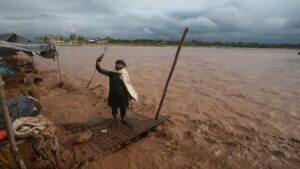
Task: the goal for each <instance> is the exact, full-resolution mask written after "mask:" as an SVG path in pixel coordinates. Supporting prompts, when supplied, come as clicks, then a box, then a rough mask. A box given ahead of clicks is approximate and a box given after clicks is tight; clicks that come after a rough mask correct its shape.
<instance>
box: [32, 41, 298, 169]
mask: <svg viewBox="0 0 300 169" xmlns="http://www.w3.org/2000/svg"><path fill="white" fill-rule="evenodd" d="M107 48H108V49H107V52H106V55H105V57H104V59H103V63H102V66H103V68H106V69H112V68H113V66H114V61H115V60H116V59H124V60H125V61H126V63H127V64H128V68H127V70H128V71H129V74H130V78H131V81H132V83H133V85H134V86H135V88H136V90H137V91H138V93H139V96H140V100H139V102H137V103H136V104H135V105H134V111H138V112H140V113H143V114H145V115H147V116H150V117H151V116H152V117H154V116H155V112H156V109H157V107H158V104H159V101H160V97H161V94H162V91H163V87H164V84H165V81H166V78H167V76H168V73H169V71H170V68H171V65H172V62H173V58H174V55H175V52H176V47H139V46H138V47H137V46H108V47H107ZM103 49H104V46H79V47H59V53H60V63H61V67H62V71H63V75H64V76H63V77H64V81H67V82H68V83H69V84H72V86H73V88H74V89H73V90H79V91H81V92H84V91H83V90H81V89H82V88H85V86H86V85H87V82H88V80H89V79H90V77H91V75H92V73H93V72H94V70H95V66H94V65H95V60H96V58H97V57H98V56H99V55H100V54H101V53H102V51H103ZM35 61H36V62H37V63H38V65H39V69H40V70H41V71H44V72H54V70H56V63H55V62H52V61H51V60H45V59H42V58H36V59H35ZM45 83H50V81H48V82H47V81H46V82H45ZM97 85H100V87H99V88H97V89H95V91H94V93H95V97H82V98H80V100H81V101H79V102H78V103H77V102H76V104H75V106H76V109H84V112H85V113H82V114H72V113H70V110H71V109H70V108H69V106H70V105H69V106H68V104H65V103H64V102H65V100H61V105H60V106H59V107H60V108H59V109H60V110H59V112H63V113H60V114H58V113H57V112H56V111H54V110H55V109H53V108H52V109H51V107H50V105H51V104H50V103H49V102H51V97H50V96H49V97H48V96H47V95H46V94H45V96H44V101H43V102H42V103H43V106H44V107H45V116H46V117H48V118H50V119H51V120H53V121H54V122H63V121H84V119H85V118H89V117H88V116H89V113H88V112H92V111H95V112H96V113H95V114H97V110H98V108H99V107H101V106H102V107H103V106H105V101H106V100H105V98H106V97H107V89H108V88H107V87H108V79H107V78H106V77H104V76H102V75H100V74H98V73H97V74H96V75H95V78H94V81H93V82H92V84H91V88H93V87H95V86H97ZM70 99H72V98H70ZM88 99H90V100H92V102H93V104H94V105H95V107H89V106H86V105H87V104H85V103H87V102H89V101H88ZM97 99H99V100H97ZM46 100H47V101H46ZM52 107H53V106H52ZM54 107H55V106H54ZM50 110H51V112H50ZM103 111H105V112H104V113H110V112H109V109H108V108H106V109H104V110H103ZM64 112H65V113H64ZM101 113H103V112H101ZM170 113H172V118H171V119H170V120H168V121H166V122H165V123H163V124H162V125H161V126H159V127H158V128H157V130H156V131H155V132H153V133H151V134H150V135H148V137H146V138H143V139H141V140H139V141H137V142H134V143H132V144H130V145H129V146H127V147H126V148H124V149H121V150H119V151H117V152H115V153H112V154H109V155H106V156H104V157H103V158H100V159H98V160H95V161H91V162H89V163H88V165H87V167H88V168H92V169H98V168H118V169H120V168H131V169H143V168H145V169H152V168H174V169H175V168H176V169H177V168H195V169H196V168H197V169H198V168H203V169H204V168H205V169H206V168H210V169H217V168H222V169H227V168H243V169H247V168H249V169H250V168H268V169H277V168H278V169H279V168H289V169H298V168H300V57H299V55H297V51H295V50H288V49H240V48H214V47H212V48H202V47H201V48H194V47H183V48H182V51H181V54H180V57H179V60H178V64H177V67H176V69H175V72H174V74H173V78H172V81H171V83H170V86H169V89H168V93H167V96H166V99H165V102H164V105H163V108H162V110H161V114H162V115H167V114H170ZM65 114H68V115H65ZM99 115H101V114H100V108H99ZM129 120H130V119H129Z"/></svg>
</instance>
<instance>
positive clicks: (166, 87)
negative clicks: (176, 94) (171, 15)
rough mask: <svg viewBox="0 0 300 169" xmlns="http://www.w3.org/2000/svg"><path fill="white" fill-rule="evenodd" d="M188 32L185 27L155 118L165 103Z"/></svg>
mask: <svg viewBox="0 0 300 169" xmlns="http://www.w3.org/2000/svg"><path fill="white" fill-rule="evenodd" d="M187 32H188V28H185V30H184V32H183V34H182V37H181V40H180V42H179V44H178V48H177V52H176V55H175V58H174V62H173V65H172V68H171V71H170V74H169V76H168V79H167V81H166V85H165V88H164V91H163V94H162V97H161V100H160V103H159V106H158V110H157V112H156V115H155V119H156V120H157V119H158V116H159V112H160V109H161V107H162V105H163V103H164V99H165V96H166V93H167V90H168V86H169V83H170V80H171V77H172V74H173V71H174V69H175V66H176V63H177V59H178V56H179V53H180V50H181V46H182V44H183V41H184V39H185V36H186V34H187Z"/></svg>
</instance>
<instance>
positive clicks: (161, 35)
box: [0, 0, 300, 43]
mask: <svg viewBox="0 0 300 169" xmlns="http://www.w3.org/2000/svg"><path fill="white" fill-rule="evenodd" d="M0 4H1V6H0V33H8V32H16V33H18V34H21V35H24V36H30V37H36V36H42V35H49V34H59V35H67V36H68V35H69V34H71V33H76V34H79V35H82V36H86V37H105V36H111V37H114V38H125V39H127V38H129V39H136V38H150V39H169V40H170V39H171V40H175V39H178V38H179V36H180V34H181V32H182V31H183V29H184V27H189V30H190V32H189V34H188V38H189V39H196V40H199V39H200V40H204V41H244V42H267V43H300V0H151V1H149V0H147V1H144V0H48V1H45V0H0Z"/></svg>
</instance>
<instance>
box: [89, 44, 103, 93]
mask: <svg viewBox="0 0 300 169" xmlns="http://www.w3.org/2000/svg"><path fill="white" fill-rule="evenodd" d="M105 51H106V46H105V48H104V51H103V53H102V54H101V55H100V57H101V58H103V57H104V54H105ZM96 71H97V70H96V69H95V71H94V73H93V75H92V77H91V79H90V81H89V83H88V84H87V85H86V88H89V86H90V84H91V83H92V80H93V78H94V75H95V73H96Z"/></svg>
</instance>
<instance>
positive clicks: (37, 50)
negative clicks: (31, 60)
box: [0, 33, 57, 58]
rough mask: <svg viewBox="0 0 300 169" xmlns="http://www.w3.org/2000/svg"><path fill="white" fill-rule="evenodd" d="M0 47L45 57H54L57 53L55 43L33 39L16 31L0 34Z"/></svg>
mask: <svg viewBox="0 0 300 169" xmlns="http://www.w3.org/2000/svg"><path fill="white" fill-rule="evenodd" d="M0 47H1V48H5V49H10V50H13V51H23V52H25V53H27V54H28V55H40V56H42V57H45V58H54V57H55V56H56V55H57V53H56V46H55V44H53V43H44V42H37V41H33V40H30V39H27V38H25V37H22V36H20V35H17V34H15V33H8V34H3V35H0Z"/></svg>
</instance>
